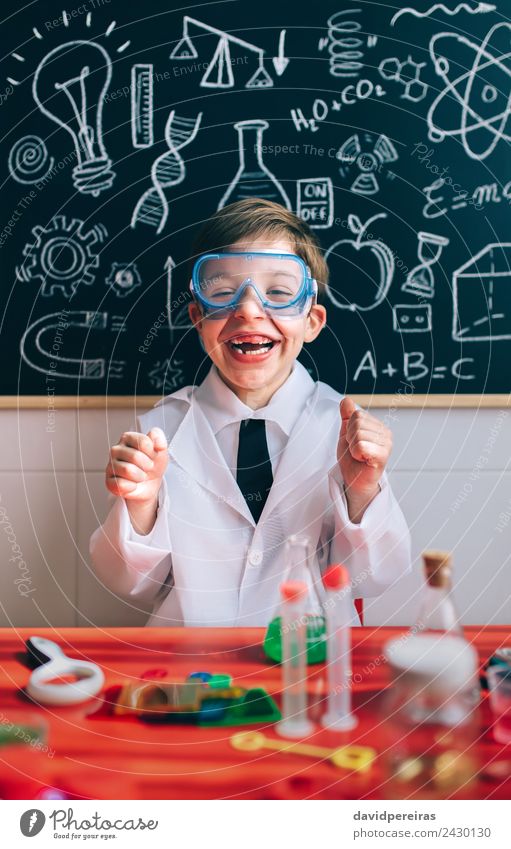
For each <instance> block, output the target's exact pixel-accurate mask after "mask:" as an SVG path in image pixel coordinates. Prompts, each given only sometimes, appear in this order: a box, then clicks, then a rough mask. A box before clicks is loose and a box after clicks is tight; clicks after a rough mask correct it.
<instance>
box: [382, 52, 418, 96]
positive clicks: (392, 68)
mask: <svg viewBox="0 0 511 849" xmlns="http://www.w3.org/2000/svg"><path fill="white" fill-rule="evenodd" d="M425 65H426V63H425V62H415V61H414V59H412V57H411V56H410V55H408V57H407V58H406V59H405V61H404V62H401V61H400V60H399V59H397V58H396V57H395V56H391V57H389V58H388V59H382V61H381V62H380V64H379V65H378V71H379V72H380V76H382V77H383V79H384V80H393V81H394V82H396V83H399V84H400V85H402V86H403V88H404V91H403V94H402V95H401V97H402V98H403V99H404V100H411V101H412V103H419V101H420V100H423V99H424V98H425V97H426V94H427V93H428V86H427V85H426V83H423V82H422V80H421V79H420V72H421V68H424V67H425Z"/></svg>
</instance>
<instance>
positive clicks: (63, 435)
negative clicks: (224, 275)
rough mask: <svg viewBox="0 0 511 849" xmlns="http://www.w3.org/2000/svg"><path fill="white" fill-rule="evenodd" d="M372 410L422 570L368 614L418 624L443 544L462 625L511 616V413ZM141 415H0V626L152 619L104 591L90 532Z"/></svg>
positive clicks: (370, 619)
mask: <svg viewBox="0 0 511 849" xmlns="http://www.w3.org/2000/svg"><path fill="white" fill-rule="evenodd" d="M376 414H377V415H378V416H379V417H380V418H382V419H385V421H386V422H387V423H388V424H389V425H390V426H391V427H392V429H393V432H394V451H393V455H392V462H391V470H390V478H391V483H392V486H393V488H394V491H395V493H396V495H397V497H398V498H399V500H400V503H401V505H402V507H403V510H404V513H405V515H406V518H407V520H408V522H409V524H410V528H411V532H412V540H413V554H414V569H413V574H412V575H411V576H410V577H409V578H407V579H406V580H404V581H402V582H401V583H400V584H399V585H398V586H396V587H394V588H391V589H390V590H389V591H387V593H386V594H384V595H383V596H382V597H380V598H378V599H374V600H366V602H365V611H366V622H367V623H368V624H382V625H384V624H408V623H411V622H412V621H413V619H414V616H415V613H416V611H417V605H418V591H419V589H420V585H421V565H420V553H421V551H423V550H424V549H425V548H446V549H450V550H452V551H453V552H454V580H455V597H456V602H457V605H458V608H459V610H460V612H461V613H462V619H463V621H464V622H465V623H467V624H477V623H493V624H497V623H498V624H503V623H504V624H511V593H510V558H511V546H510V541H511V463H510V446H511V411H509V410H499V409H485V410H472V409H466V410H461V409H450V410H449V409H447V410H433V409H430V410H411V409H394V408H392V409H389V410H380V411H376ZM49 421H50V424H49ZM134 423H135V413H134V410H133V409H126V410H112V411H109V412H108V414H107V413H106V412H105V411H104V410H80V411H75V410H57V411H56V413H55V418H54V421H51V420H49V417H48V412H47V411H46V410H25V411H17V410H2V411H0V430H1V433H2V435H3V438H2V441H1V444H0V469H1V471H0V497H1V500H0V556H1V557H2V563H3V569H2V571H1V573H0V575H1V577H0V625H2V626H24V625H29V626H32V625H33V626H34V627H35V626H37V625H54V626H58V625H61V626H64V625H80V626H88V625H96V626H105V625H141V624H143V623H144V621H145V619H146V616H147V613H146V611H144V610H142V609H140V608H137V607H136V606H134V605H133V603H126V602H124V601H122V600H120V599H118V598H116V597H114V596H113V595H112V594H111V593H110V592H108V591H107V590H105V589H104V588H103V587H102V586H101V585H100V584H99V582H98V581H97V580H96V578H95V577H94V575H93V574H92V573H91V571H90V568H89V565H88V540H89V537H90V534H91V533H92V531H93V530H94V528H95V527H96V526H97V525H98V524H100V522H101V521H102V520H103V518H104V517H105V515H106V513H107V510H108V495H107V492H106V490H105V487H104V466H105V465H106V460H107V454H108V446H109V445H110V444H112V443H114V442H116V441H117V439H118V437H119V436H120V434H121V433H122V432H123V431H124V430H127V429H130V428H132V427H134ZM48 427H50V431H47V428H48ZM52 428H53V430H52ZM11 558H12V559H11ZM16 582H17V583H16Z"/></svg>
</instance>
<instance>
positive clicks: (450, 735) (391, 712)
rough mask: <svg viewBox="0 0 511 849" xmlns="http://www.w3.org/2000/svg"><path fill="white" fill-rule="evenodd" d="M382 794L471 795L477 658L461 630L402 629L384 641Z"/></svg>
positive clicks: (397, 796)
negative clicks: (386, 681)
mask: <svg viewBox="0 0 511 849" xmlns="http://www.w3.org/2000/svg"><path fill="white" fill-rule="evenodd" d="M385 657H386V660H387V661H388V663H389V665H390V670H391V675H392V683H391V686H390V687H389V688H388V690H387V692H386V694H385V698H384V700H383V701H384V714H385V731H386V734H385V737H386V741H385V742H386V745H385V754H384V766H385V783H384V787H383V792H384V795H385V797H386V798H388V799H404V798H407V799H408V798H412V799H444V798H455V799H470V798H477V796H476V795H475V794H476V793H477V789H476V788H477V781H476V779H477V775H478V772H479V761H478V756H477V739H478V735H479V726H480V716H479V688H478V676H477V672H478V658H477V653H476V651H475V649H474V648H473V647H472V646H471V645H470V644H469V643H467V642H466V641H465V640H464V639H463V638H460V637H457V636H453V635H445V634H432V633H430V634H417V635H410V634H405V635H404V636H403V637H400V638H398V639H396V640H392V641H391V642H390V643H387V645H386V647H385Z"/></svg>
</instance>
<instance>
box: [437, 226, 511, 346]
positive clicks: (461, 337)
mask: <svg viewBox="0 0 511 849" xmlns="http://www.w3.org/2000/svg"><path fill="white" fill-rule="evenodd" d="M452 297H453V330H452V338H453V339H454V340H455V341H459V342H485V341H486V342H489V341H492V342H496V341H497V340H502V339H511V242H503V243H502V244H499V243H498V242H492V243H489V244H487V245H486V246H485V247H484V248H482V249H481V250H480V251H479V252H478V253H476V254H475V255H474V256H473V257H471V258H470V259H469V260H468V261H467V262H465V263H463V265H460V267H459V268H457V269H456V270H455V271H454V272H453V276H452Z"/></svg>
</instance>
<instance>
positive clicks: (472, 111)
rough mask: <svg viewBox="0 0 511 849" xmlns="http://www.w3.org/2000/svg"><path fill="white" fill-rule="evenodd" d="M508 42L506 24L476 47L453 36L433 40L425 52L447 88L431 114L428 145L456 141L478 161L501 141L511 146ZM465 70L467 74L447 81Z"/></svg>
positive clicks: (509, 26) (510, 32) (510, 26)
mask: <svg viewBox="0 0 511 849" xmlns="http://www.w3.org/2000/svg"><path fill="white" fill-rule="evenodd" d="M510 36H511V24H508V23H499V24H495V26H493V27H492V28H491V29H490V30H489V31H488V33H487V34H486V37H485V38H484V40H483V42H482V44H480V45H477V44H475V43H474V42H473V41H470V40H469V39H468V38H465V37H464V36H461V35H455V34H454V33H447V32H440V33H437V34H436V35H434V36H433V38H432V39H431V41H430V44H429V52H430V54H431V59H432V61H433V64H434V67H435V71H436V73H437V74H438V75H439V76H440V77H442V79H443V81H444V83H445V88H444V89H443V91H441V92H440V94H439V95H438V97H436V98H435V100H434V101H433V103H432V104H431V106H430V108H429V112H428V116H427V122H428V135H429V138H430V140H431V141H433V142H442V141H444V139H445V138H447V137H448V136H452V137H453V138H455V137H459V138H460V139H461V143H462V145H463V149H464V151H465V153H466V154H467V156H469V157H470V158H471V159H477V160H483V159H486V157H487V156H489V155H490V154H491V153H493V151H494V150H495V147H496V146H497V144H498V143H499V141H500V140H501V139H504V140H505V141H511V135H510V134H509V129H508V122H509V119H510V116H511V85H510V78H511V63H510V58H511V51H510V49H509V47H510ZM464 68H469V70H468V71H466V72H465V73H463V74H461V75H460V76H457V77H456V79H450V78H449V73H450V72H451V73H452V77H454V76H455V75H456V74H457V73H458V71H459V70H461V69H464ZM458 106H459V108H457V107H458Z"/></svg>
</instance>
